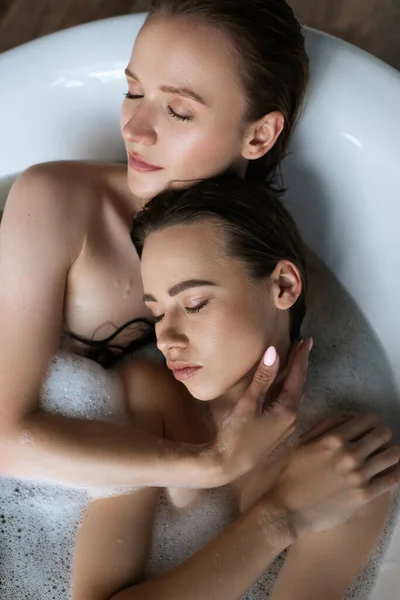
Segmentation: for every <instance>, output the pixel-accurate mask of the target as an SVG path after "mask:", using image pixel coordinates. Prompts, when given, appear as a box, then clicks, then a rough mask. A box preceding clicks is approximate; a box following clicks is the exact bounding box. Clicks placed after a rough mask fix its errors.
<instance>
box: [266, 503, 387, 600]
mask: <svg viewBox="0 0 400 600" xmlns="http://www.w3.org/2000/svg"><path fill="white" fill-rule="evenodd" d="M391 500H392V494H390V493H388V494H384V495H383V496H380V497H379V498H376V499H375V500H374V501H373V502H371V503H370V504H368V505H367V506H365V507H364V508H363V509H362V510H361V511H359V513H357V515H355V516H354V517H353V518H352V519H349V520H348V521H346V523H343V524H342V525H339V526H338V527H335V528H334V529H332V530H330V531H323V532H318V533H314V534H312V535H310V536H307V537H305V538H304V539H302V540H299V541H298V542H296V543H295V544H293V546H292V547H291V548H290V550H289V553H288V555H287V557H286V560H285V563H284V565H283V567H282V569H281V570H280V572H279V577H278V580H277V583H276V585H275V587H274V589H273V592H272V594H271V596H270V597H269V600H320V599H321V598H323V599H324V600H342V598H343V596H344V594H345V593H346V590H347V589H348V587H349V586H350V585H351V583H352V582H353V581H354V579H355V577H356V576H357V573H358V572H359V571H360V569H362V567H363V566H364V565H365V564H366V562H367V561H368V558H369V556H370V554H371V553H372V551H373V549H374V547H375V546H376V544H377V541H378V539H379V536H380V533H381V531H382V528H383V527H384V524H385V520H386V516H387V514H388V510H389V507H390V504H391Z"/></svg>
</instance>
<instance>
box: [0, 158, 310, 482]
mask: <svg viewBox="0 0 400 600" xmlns="http://www.w3.org/2000/svg"><path fill="white" fill-rule="evenodd" d="M62 195H64V198H63V197H62ZM87 227H88V216H87V215H86V214H85V203H84V202H81V201H80V198H79V197H78V198H75V197H74V194H73V193H71V191H70V190H69V189H67V190H66V189H65V187H64V186H63V185H62V184H61V185H60V184H59V182H57V185H55V183H54V176H53V175H52V174H51V173H50V174H49V171H48V170H46V168H45V169H44V170H43V168H42V167H40V166H39V167H38V168H35V169H33V170H29V171H28V172H26V173H25V174H24V175H23V176H22V177H20V178H19V179H18V180H17V182H16V183H15V184H14V187H13V189H12V191H11V193H10V196H9V199H8V202H7V206H6V209H5V212H4V216H3V220H2V224H1V229H0V472H2V473H4V474H8V475H11V476H18V477H26V478H33V479H42V480H51V481H57V482H60V483H64V484H67V485H78V486H80V485H92V486H101V487H102V486H129V485H153V486H174V487H178V486H180V485H185V486H193V487H199V488H201V487H213V486H218V485H223V484H225V483H228V482H229V481H232V480H233V479H235V478H236V477H238V476H239V475H240V474H243V473H244V472H246V471H247V470H248V469H250V468H252V467H253V466H254V464H256V463H257V461H258V460H259V459H260V457H261V456H262V455H263V453H265V452H266V451H268V450H270V449H272V448H274V447H275V445H276V443H277V441H278V440H279V439H280V438H281V437H282V436H285V435H287V434H288V433H289V432H290V431H291V429H292V427H293V423H294V421H295V418H296V412H297V405H298V399H299V398H300V396H301V391H302V386H303V383H304V378H305V372H306V364H307V358H308V352H307V351H304V350H303V351H302V352H301V351H300V352H299V364H298V365H297V371H296V372H295V375H296V373H297V380H296V377H295V378H294V379H295V384H296V385H297V386H298V388H299V389H298V390H296V395H295V397H294V402H293V403H292V404H293V406H292V405H290V406H289V404H288V402H287V401H286V400H287V399H286V398H283V399H282V400H283V401H282V402H278V403H277V404H275V405H274V407H272V408H271V410H270V411H268V412H266V413H264V411H263V410H262V407H261V408H260V406H261V405H260V404H259V402H258V400H259V396H260V394H261V395H262V393H263V392H265V391H266V390H267V389H268V387H269V385H270V384H271V382H272V381H273V378H274V376H275V375H276V372H277V368H278V362H279V361H277V362H276V364H275V365H274V366H273V368H266V367H262V368H261V369H259V370H258V371H257V374H256V377H255V381H254V382H253V383H254V385H253V388H252V390H250V394H248V395H247V396H246V397H244V398H243V402H241V403H239V405H238V410H237V414H236V420H237V421H240V423H242V425H241V426H240V427H236V428H233V427H232V431H231V430H229V427H228V428H225V430H224V431H222V432H221V434H220V436H219V438H218V439H217V440H216V443H215V444H211V445H210V446H207V447H204V446H198V445H197V446H195V445H182V444H180V445H178V444H176V443H172V442H169V441H168V440H163V441H162V442H161V440H160V439H159V438H157V437H156V436H153V435H151V434H150V433H145V432H143V431H139V430H135V429H133V428H132V427H130V426H128V425H127V426H123V425H118V424H114V423H106V422H100V421H87V420H79V419H72V418H66V417H63V416H59V415H50V414H46V413H44V412H43V411H41V410H40V408H39V398H40V391H41V386H42V383H43V381H44V378H45V376H46V371H47V369H48V367H49V364H50V361H51V359H52V357H53V355H54V353H55V352H56V351H57V349H58V346H59V343H60V335H61V329H62V321H63V310H64V295H65V292H66V282H67V277H68V271H69V269H70V267H71V265H72V264H73V262H74V261H75V260H76V258H77V256H78V255H79V253H80V251H81V248H82V246H83V244H84V242H85V233H86V231H87ZM299 372H300V373H301V377H300V378H299V376H298V373H299ZM160 393H164V391H163V390H161V391H160ZM289 400H293V397H291V398H290V399H289ZM243 417H246V418H243ZM227 440H228V443H227ZM250 441H251V443H250ZM220 448H223V449H224V450H223V452H221V451H220ZM171 450H173V452H171Z"/></svg>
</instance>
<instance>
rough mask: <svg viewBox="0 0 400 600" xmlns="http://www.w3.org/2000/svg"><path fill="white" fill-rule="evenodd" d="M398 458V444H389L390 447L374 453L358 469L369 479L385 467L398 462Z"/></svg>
mask: <svg viewBox="0 0 400 600" xmlns="http://www.w3.org/2000/svg"><path fill="white" fill-rule="evenodd" d="M399 460H400V448H399V446H391V447H390V448H386V450H383V451H382V452H379V454H375V456H372V457H371V458H370V459H368V460H367V461H366V463H365V465H364V466H363V467H362V468H361V469H360V470H361V474H362V475H363V476H364V477H365V479H367V480H369V479H372V478H373V477H375V476H376V475H379V473H382V472H383V471H386V469H389V468H390V467H393V466H395V465H397V464H398V462H399Z"/></svg>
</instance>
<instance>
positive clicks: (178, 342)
mask: <svg viewBox="0 0 400 600" xmlns="http://www.w3.org/2000/svg"><path fill="white" fill-rule="evenodd" d="M164 318H165V317H164ZM188 343H189V340H188V337H187V335H186V333H185V332H184V331H183V329H182V328H181V327H179V326H178V325H177V323H175V324H173V323H172V322H169V323H167V322H165V323H164V320H163V321H161V323H160V324H159V326H158V327H157V347H158V349H159V350H161V352H162V353H163V354H164V355H166V354H167V353H168V352H170V351H171V350H172V349H173V348H179V349H180V350H183V349H184V348H186V347H187V345H188Z"/></svg>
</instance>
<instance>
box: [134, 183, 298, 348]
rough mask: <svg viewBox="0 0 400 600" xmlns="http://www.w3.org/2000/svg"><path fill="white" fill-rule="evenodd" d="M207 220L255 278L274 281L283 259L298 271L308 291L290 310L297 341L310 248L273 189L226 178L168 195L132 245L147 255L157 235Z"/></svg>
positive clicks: (146, 213) (138, 228) (147, 212)
mask: <svg viewBox="0 0 400 600" xmlns="http://www.w3.org/2000/svg"><path fill="white" fill-rule="evenodd" d="M205 219H211V220H212V221H215V222H216V223H217V224H218V225H219V226H220V227H221V231H222V233H223V236H224V242H225V244H226V252H227V255H228V256H231V257H234V258H237V259H240V260H241V261H242V262H243V263H244V265H245V267H246V269H247V271H248V273H249V275H250V276H251V277H253V278H255V279H263V278H267V277H269V276H270V275H271V274H272V272H273V271H274V269H275V267H276V265H277V263H278V262H279V261H281V260H288V261H290V262H291V263H293V264H294V265H295V266H296V267H297V268H298V270H299V272H300V275H301V279H302V284H303V286H302V292H301V294H300V296H299V298H298V299H297V301H296V302H295V304H294V305H293V306H292V308H291V309H290V315H291V318H290V337H291V340H292V342H295V341H297V340H298V339H299V337H300V328H301V324H302V322H303V319H304V316H305V312H306V303H305V297H306V288H307V280H306V266H305V258H304V254H305V252H304V245H303V242H302V239H301V237H300V234H299V232H298V229H297V227H296V224H295V222H294V220H293V218H292V217H291V215H290V213H289V212H288V211H287V209H286V208H285V207H284V205H283V203H282V202H281V200H280V197H279V194H278V193H277V192H276V191H275V190H274V189H273V188H271V186H268V185H267V184H258V183H255V182H252V181H249V180H245V179H240V178H238V177H234V176H231V175H222V176H218V177H214V178H212V179H208V180H204V181H201V182H200V183H197V184H195V185H194V186H192V187H190V188H187V189H184V190H182V189H181V190H168V191H165V192H162V193H161V194H159V195H158V196H156V197H155V198H154V199H153V200H151V201H150V202H148V203H147V204H146V206H145V207H144V209H143V210H142V211H141V212H140V213H139V215H138V216H137V218H136V220H135V222H134V224H133V228H132V232H131V237H132V241H133V243H134V244H135V247H136V250H137V251H138V254H139V256H140V257H141V255H142V251H143V247H144V244H145V241H146V238H147V237H148V236H149V235H150V234H151V233H152V232H154V231H159V230H161V229H165V228H167V227H171V226H174V225H189V224H190V225H191V224H193V223H197V222H198V221H203V220H205ZM182 251H183V252H184V249H182Z"/></svg>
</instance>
